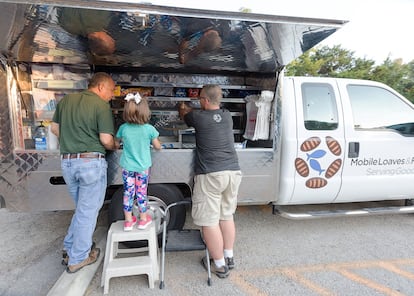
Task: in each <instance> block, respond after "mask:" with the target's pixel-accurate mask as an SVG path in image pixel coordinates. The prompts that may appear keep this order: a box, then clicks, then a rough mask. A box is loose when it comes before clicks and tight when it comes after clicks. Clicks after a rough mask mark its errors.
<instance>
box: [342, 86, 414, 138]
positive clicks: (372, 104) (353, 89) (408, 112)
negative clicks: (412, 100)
mask: <svg viewBox="0 0 414 296" xmlns="http://www.w3.org/2000/svg"><path fill="white" fill-rule="evenodd" d="M347 90H348V95H349V99H350V102H351V107H352V113H353V117H354V127H355V128H390V129H394V130H397V131H398V132H400V133H401V134H404V135H414V109H413V108H412V107H411V106H410V105H409V104H407V103H406V102H405V101H403V100H402V99H401V98H399V97H398V96H396V95H395V94H393V93H392V92H390V91H389V90H387V89H384V88H381V87H377V86H368V85H352V84H351V85H348V86H347Z"/></svg>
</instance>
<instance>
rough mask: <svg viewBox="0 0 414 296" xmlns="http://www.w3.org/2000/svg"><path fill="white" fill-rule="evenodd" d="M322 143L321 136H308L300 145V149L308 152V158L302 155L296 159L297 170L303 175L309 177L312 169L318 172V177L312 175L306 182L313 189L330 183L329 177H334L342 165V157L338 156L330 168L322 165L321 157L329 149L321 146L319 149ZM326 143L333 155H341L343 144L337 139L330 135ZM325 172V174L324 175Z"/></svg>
mask: <svg viewBox="0 0 414 296" xmlns="http://www.w3.org/2000/svg"><path fill="white" fill-rule="evenodd" d="M321 143H322V140H321V139H320V138H319V137H311V138H308V139H307V140H305V141H304V142H303V143H302V145H300V150H301V151H302V152H306V160H304V159H302V158H300V157H298V158H296V159H295V168H296V172H297V173H298V174H299V175H300V176H301V177H304V178H306V177H308V176H309V174H310V169H312V170H313V171H315V172H317V174H318V176H317V177H311V178H309V179H308V180H306V183H305V185H306V187H308V188H312V189H317V188H322V187H324V186H326V185H327V184H328V180H327V179H329V178H332V177H333V176H334V175H335V174H336V173H337V172H338V171H339V169H340V168H341V166H342V159H340V158H337V159H335V160H333V161H332V162H331V163H330V164H329V166H328V168H326V169H325V168H323V167H322V165H321V162H320V159H322V158H323V157H325V155H326V154H327V151H326V150H324V149H321V148H319V149H317V148H318V147H319V145H320V144H321ZM325 143H326V146H327V148H328V150H329V152H330V153H331V154H332V155H334V156H340V155H341V152H342V149H341V145H340V144H339V143H338V141H337V140H335V139H334V138H332V137H330V136H328V137H326V138H325ZM324 172H325V174H324V175H323V173H324Z"/></svg>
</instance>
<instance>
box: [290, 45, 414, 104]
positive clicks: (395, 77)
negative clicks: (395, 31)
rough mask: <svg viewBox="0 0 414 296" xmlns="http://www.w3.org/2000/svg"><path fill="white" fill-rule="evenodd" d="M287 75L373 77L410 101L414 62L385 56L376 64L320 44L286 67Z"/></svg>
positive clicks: (342, 50)
mask: <svg viewBox="0 0 414 296" xmlns="http://www.w3.org/2000/svg"><path fill="white" fill-rule="evenodd" d="M286 75H287V76H323V77H342V78H355V79H367V80H375V81H379V82H382V83H385V84H387V85H388V86H390V87H392V88H393V89H395V90H396V91H398V92H400V93H401V94H402V95H403V96H405V97H406V98H408V99H409V100H411V101H412V102H414V61H411V62H410V63H409V64H403V62H402V59H395V60H391V59H390V58H389V57H388V58H387V59H386V60H385V61H384V62H383V63H382V64H380V65H378V66H376V65H375V61H374V60H370V59H366V58H357V57H355V55H354V52H353V51H350V50H347V49H344V48H342V47H341V46H340V45H335V46H333V47H328V46H324V47H321V48H315V49H311V50H309V51H307V52H305V53H304V54H303V55H302V56H300V57H299V58H297V59H296V60H294V61H292V62H291V63H290V64H289V65H287V67H286Z"/></svg>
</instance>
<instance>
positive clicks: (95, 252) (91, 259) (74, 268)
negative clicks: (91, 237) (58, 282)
mask: <svg viewBox="0 0 414 296" xmlns="http://www.w3.org/2000/svg"><path fill="white" fill-rule="evenodd" d="M100 253H101V249H99V248H94V249H92V250H91V252H90V253H89V256H88V258H86V259H85V260H83V261H82V262H81V263H78V264H74V265H68V267H67V268H66V271H67V272H68V273H75V272H78V271H79V270H81V269H82V268H84V267H85V266H87V265H90V264H93V263H95V262H96V260H98V257H99V254H100Z"/></svg>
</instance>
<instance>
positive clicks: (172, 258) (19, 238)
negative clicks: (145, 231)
mask: <svg viewBox="0 0 414 296" xmlns="http://www.w3.org/2000/svg"><path fill="white" fill-rule="evenodd" d="M70 217H71V212H70V211H68V212H46V213H36V214H33V213H32V214H26V213H10V212H8V211H7V210H4V209H2V210H0V230H1V236H2V239H1V241H0V250H1V252H0V266H1V269H0V276H1V279H2V280H1V281H0V295H11V296H18V295H46V294H47V293H48V291H49V290H50V289H51V287H52V286H53V285H54V283H55V282H56V280H57V279H58V278H59V276H60V275H61V274H62V273H63V272H64V268H63V266H62V265H60V250H61V243H62V239H63V236H64V233H65V231H66V227H67V225H68V223H69V220H70ZM235 219H236V224H237V227H238V236H237V244H236V247H235V260H236V264H237V265H236V268H235V269H234V270H233V271H232V273H231V275H230V276H229V278H227V279H224V280H221V279H218V278H217V277H215V276H214V275H213V284H212V286H211V287H209V286H207V283H206V279H207V276H206V272H205V270H204V269H203V268H202V266H201V264H200V259H201V257H202V255H203V253H202V252H185V253H180V252H176V253H167V259H166V281H165V284H166V286H165V289H164V290H159V289H158V286H157V284H158V283H156V287H155V289H149V288H148V281H147V277H146V276H145V275H138V276H128V277H120V278H113V279H111V281H110V286H109V295H128V296H129V295H131V294H137V293H139V295H412V294H413V291H414V255H413V252H412V250H413V248H412V246H413V244H414V236H413V235H411V234H413V232H414V230H413V229H414V215H410V214H404V215H387V216H370V217H343V218H327V219H318V220H301V221H293V220H287V219H284V218H282V217H279V216H274V215H272V214H271V208H270V207H267V206H254V207H239V208H238V210H237V213H236V217H235ZM105 220H106V219H105V213H103V214H102V215H101V218H100V219H99V224H100V225H101V226H102V225H104V224H105V223H106V221H105ZM189 220H191V219H189ZM187 224H188V225H190V226H191V221H189V222H188V223H187ZM101 272H102V264H101V266H99V267H98V269H97V272H96V274H95V276H94V277H93V279H92V281H91V282H90V284H89V286H88V287H87V289H86V292H85V295H102V294H103V288H102V287H100V281H101Z"/></svg>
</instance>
